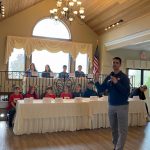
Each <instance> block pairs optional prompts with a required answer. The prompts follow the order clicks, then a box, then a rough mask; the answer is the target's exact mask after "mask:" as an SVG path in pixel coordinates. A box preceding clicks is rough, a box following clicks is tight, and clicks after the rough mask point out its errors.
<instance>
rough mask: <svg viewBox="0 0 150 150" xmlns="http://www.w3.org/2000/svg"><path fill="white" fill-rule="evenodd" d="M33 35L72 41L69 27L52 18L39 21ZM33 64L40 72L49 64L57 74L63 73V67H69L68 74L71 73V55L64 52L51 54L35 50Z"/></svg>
mask: <svg viewBox="0 0 150 150" xmlns="http://www.w3.org/2000/svg"><path fill="white" fill-rule="evenodd" d="M32 35H33V36H42V37H49V38H57V39H67V40H68V39H71V35H70V31H69V29H68V28H67V26H66V25H65V24H64V23H63V22H61V21H59V20H58V21H55V20H54V19H50V18H47V19H43V20H41V21H39V22H38V23H37V24H36V25H35V27H34V30H33V34H32ZM62 58H63V59H62ZM32 63H34V64H35V66H36V69H37V70H38V71H39V72H42V71H44V69H45V65H46V64H48V65H49V66H50V68H51V70H52V71H53V72H55V73H59V72H62V68H63V67H62V66H63V65H66V66H67V72H69V71H70V70H69V69H70V57H69V53H64V52H62V51H60V52H58V53H51V52H48V51H47V50H42V51H37V50H35V51H34V52H33V53H32Z"/></svg>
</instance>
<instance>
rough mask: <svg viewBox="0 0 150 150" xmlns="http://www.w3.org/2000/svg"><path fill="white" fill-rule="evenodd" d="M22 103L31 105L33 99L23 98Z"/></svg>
mask: <svg viewBox="0 0 150 150" xmlns="http://www.w3.org/2000/svg"><path fill="white" fill-rule="evenodd" d="M24 103H33V99H30V98H24Z"/></svg>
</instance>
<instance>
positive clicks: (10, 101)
mask: <svg viewBox="0 0 150 150" xmlns="http://www.w3.org/2000/svg"><path fill="white" fill-rule="evenodd" d="M20 99H23V96H22V94H18V95H16V94H14V93H13V94H11V95H10V97H9V101H8V107H7V110H10V109H11V108H13V106H12V104H11V103H12V102H14V104H15V105H16V101H17V100H20Z"/></svg>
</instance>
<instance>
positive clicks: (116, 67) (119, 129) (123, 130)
mask: <svg viewBox="0 0 150 150" xmlns="http://www.w3.org/2000/svg"><path fill="white" fill-rule="evenodd" d="M120 67H121V58H119V57H114V58H113V64H112V68H113V71H112V72H111V73H110V75H108V76H107V77H106V79H105V80H104V82H103V83H102V84H100V83H99V82H98V81H99V80H98V79H99V76H98V74H96V76H95V86H96V88H97V90H98V92H100V93H101V92H104V91H105V90H106V89H107V90H108V102H109V111H108V115H109V121H110V126H111V128H112V137H113V144H114V150H123V147H124V144H125V141H126V137H127V132H128V96H129V93H130V86H129V79H128V77H127V75H125V74H124V73H123V72H122V71H121V70H120Z"/></svg>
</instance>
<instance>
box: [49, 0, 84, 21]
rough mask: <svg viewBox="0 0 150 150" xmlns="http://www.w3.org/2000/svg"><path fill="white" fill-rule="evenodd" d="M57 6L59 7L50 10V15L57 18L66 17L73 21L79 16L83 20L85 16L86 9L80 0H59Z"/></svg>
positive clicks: (67, 19) (66, 19)
mask: <svg viewBox="0 0 150 150" xmlns="http://www.w3.org/2000/svg"><path fill="white" fill-rule="evenodd" d="M56 6H57V8H54V9H51V10H50V17H51V18H53V19H55V20H58V19H62V20H63V19H65V21H69V22H70V23H71V22H72V21H74V20H75V18H76V17H77V16H78V17H79V18H80V19H81V20H84V18H85V15H84V12H85V9H84V7H82V2H81V1H80V0H57V2H56Z"/></svg>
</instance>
